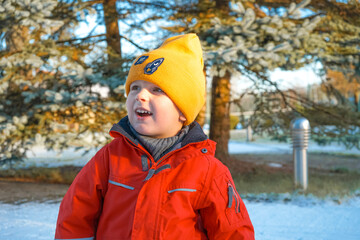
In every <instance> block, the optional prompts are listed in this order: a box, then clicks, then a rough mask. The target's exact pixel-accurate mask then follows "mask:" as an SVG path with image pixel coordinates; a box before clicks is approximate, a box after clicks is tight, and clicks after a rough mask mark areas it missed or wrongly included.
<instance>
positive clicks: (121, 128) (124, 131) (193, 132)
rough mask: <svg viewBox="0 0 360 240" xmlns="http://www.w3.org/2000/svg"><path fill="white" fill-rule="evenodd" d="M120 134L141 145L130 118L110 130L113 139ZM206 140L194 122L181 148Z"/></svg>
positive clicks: (125, 118)
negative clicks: (130, 123) (131, 126)
mask: <svg viewBox="0 0 360 240" xmlns="http://www.w3.org/2000/svg"><path fill="white" fill-rule="evenodd" d="M119 134H121V135H123V136H124V137H126V138H128V139H129V140H130V141H131V142H133V143H135V144H136V145H138V144H139V141H138V140H136V137H135V135H134V134H133V133H132V131H131V129H130V125H129V118H128V116H126V117H124V118H122V119H121V120H120V121H119V122H118V123H116V124H114V125H113V126H112V128H111V129H110V135H111V136H112V137H114V138H116V137H118V136H119ZM206 139H208V137H207V136H206V135H205V133H204V131H203V130H202V128H201V126H200V125H199V124H198V123H197V122H195V121H194V122H192V123H191V124H190V128H189V132H188V134H186V136H185V137H184V139H183V140H182V142H181V147H183V146H185V145H187V144H189V143H195V142H202V141H204V140H206Z"/></svg>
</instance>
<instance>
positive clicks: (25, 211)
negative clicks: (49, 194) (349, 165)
mask: <svg viewBox="0 0 360 240" xmlns="http://www.w3.org/2000/svg"><path fill="white" fill-rule="evenodd" d="M316 202H317V201H315V203H312V202H309V201H308V200H306V199H305V200H300V201H296V202H294V203H283V202H276V201H275V202H271V203H269V202H248V201H246V200H245V203H246V206H247V208H248V211H249V214H250V217H251V219H252V222H253V224H254V227H255V233H256V239H257V240H315V239H316V240H335V239H336V240H338V239H346V240H358V239H360V199H357V200H356V201H352V202H350V203H343V204H341V205H338V204H335V203H333V202H320V203H316ZM58 208H59V203H34V202H32V203H25V204H21V205H10V204H0V223H1V224H0V240H9V239H11V240H20V239H21V240H33V239H39V240H41V239H49V240H50V239H53V236H54V231H55V222H56V217H57V211H58Z"/></svg>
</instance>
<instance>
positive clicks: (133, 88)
mask: <svg viewBox="0 0 360 240" xmlns="http://www.w3.org/2000/svg"><path fill="white" fill-rule="evenodd" d="M138 89H139V86H137V85H132V86H131V87H130V90H132V91H135V90H138Z"/></svg>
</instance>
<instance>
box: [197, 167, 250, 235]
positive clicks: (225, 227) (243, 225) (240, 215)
mask: <svg viewBox="0 0 360 240" xmlns="http://www.w3.org/2000/svg"><path fill="white" fill-rule="evenodd" d="M204 206H205V207H204V208H203V209H201V210H200V215H201V219H202V223H203V226H204V228H205V230H206V231H207V235H208V238H209V239H222V240H226V239H234V240H235V239H236V240H242V239H246V240H251V239H255V237H254V227H253V225H252V223H251V220H250V217H249V214H248V212H247V210H246V207H245V204H244V202H243V201H242V199H241V198H240V195H239V194H238V192H237V191H236V188H235V185H234V182H233V179H232V177H231V174H230V172H229V171H228V169H226V171H225V172H223V173H222V174H220V175H218V176H216V177H214V178H213V179H212V180H211V182H210V189H209V191H208V194H206V197H205V204H204Z"/></svg>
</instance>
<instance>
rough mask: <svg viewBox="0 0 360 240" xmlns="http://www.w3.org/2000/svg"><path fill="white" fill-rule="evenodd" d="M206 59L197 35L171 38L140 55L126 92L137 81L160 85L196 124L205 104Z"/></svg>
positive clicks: (188, 120)
mask: <svg viewBox="0 0 360 240" xmlns="http://www.w3.org/2000/svg"><path fill="white" fill-rule="evenodd" d="M203 67H204V61H203V57H202V49H201V44H200V41H199V38H198V37H197V36H196V34H192V33H191V34H185V35H180V36H175V37H171V38H169V39H167V40H165V42H164V43H163V44H162V45H161V46H160V47H159V48H157V49H155V50H153V51H150V52H148V53H144V54H143V55H141V56H139V57H138V58H137V59H136V60H135V62H134V63H133V65H132V66H131V68H130V71H129V74H128V77H127V79H126V83H125V89H126V94H129V91H130V85H131V83H132V82H134V81H136V80H144V81H148V82H151V83H153V84H156V85H158V86H159V87H160V88H161V89H162V90H163V91H164V92H165V93H166V94H167V95H168V97H169V98H170V99H171V100H172V101H173V102H174V103H175V105H176V106H177V107H178V108H179V109H180V111H181V112H182V113H183V114H184V116H185V117H186V122H185V125H188V124H190V123H192V122H193V121H194V120H195V118H196V116H197V115H198V113H199V112H200V109H201V108H202V107H203V105H204V103H205V76H204V72H203Z"/></svg>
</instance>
